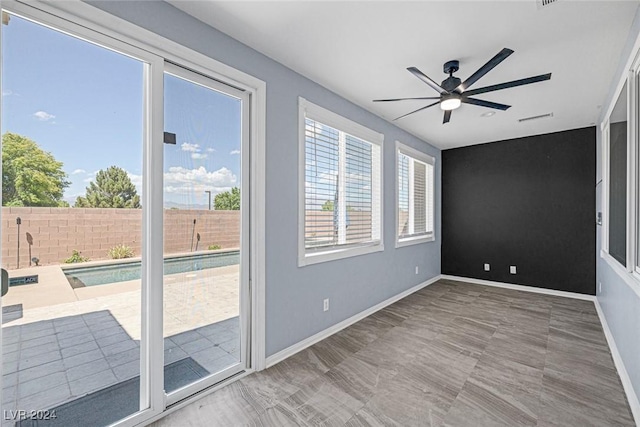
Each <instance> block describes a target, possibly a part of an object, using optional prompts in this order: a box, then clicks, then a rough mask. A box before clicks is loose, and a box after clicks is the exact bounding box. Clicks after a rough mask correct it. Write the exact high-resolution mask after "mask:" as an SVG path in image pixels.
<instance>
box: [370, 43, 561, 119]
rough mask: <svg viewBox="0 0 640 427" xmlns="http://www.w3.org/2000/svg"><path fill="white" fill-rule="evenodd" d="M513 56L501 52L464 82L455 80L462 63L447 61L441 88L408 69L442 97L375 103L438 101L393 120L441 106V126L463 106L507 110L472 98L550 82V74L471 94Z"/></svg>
mask: <svg viewBox="0 0 640 427" xmlns="http://www.w3.org/2000/svg"><path fill="white" fill-rule="evenodd" d="M512 53H513V50H511V49H507V48H504V49H502V50H501V51H500V52H499V53H498V54H497V55H496V56H494V57H493V58H491V59H490V60H489V62H487V63H486V64H484V65H483V66H482V67H480V68H479V69H478V71H476V72H475V73H473V74H472V75H471V76H470V77H469V78H468V79H467V80H465V81H464V82H462V81H461V80H460V79H459V78H458V77H454V76H453V73H455V72H456V71H458V70H459V69H460V63H459V62H458V61H448V62H445V64H444V67H443V68H444V72H445V73H446V74H449V77H448V78H446V79H445V80H443V81H442V84H440V85H438V83H436V82H435V81H433V80H431V79H430V78H429V77H428V76H427V75H426V74H424V73H423V72H422V71H420V70H418V69H417V68H416V67H409V68H407V70H409V72H410V73H411V74H413V75H414V76H416V77H417V78H419V79H420V80H422V81H423V82H425V83H426V84H428V85H429V86H430V87H431V88H433V89H434V90H436V91H437V92H439V93H440V96H435V97H418V98H395V99H374V100H373V102H394V101H405V100H409V99H412V100H415V99H437V100H438V101H436V102H434V103H433V104H429V105H427V106H426V107H421V108H418V109H417V110H415V111H411V112H410V113H407V114H404V115H402V116H400V117H398V118H396V119H394V120H398V119H401V118H403V117H406V116H408V115H410V114H413V113H417V112H418V111H422V110H425V109H427V108H429V107H433V106H434V105H436V104H440V108H441V109H442V110H444V119H443V121H442V123H443V124H444V123H449V120H451V112H452V111H453V110H455V109H456V108H458V107H460V105H461V104H462V103H465V104H471V105H478V106H481V107H488V108H495V109H496V110H503V111H504V110H506V109H508V108H509V107H511V106H510V105H504V104H498V103H497V102H490V101H485V100H483V99H477V98H471V96H473V95H479V94H481V93H486V92H493V91H496V90H502V89H508V88H510V87H516V86H522V85H528V84H531V83H537V82H541V81H544V80H549V79H550V78H551V73H549V74H542V75H539V76H535V77H528V78H526V79H520V80H513V81H510V82H505V83H500V84H496V85H491V86H485V87H481V88H478V89H472V90H468V89H469V87H470V86H471V85H472V84H474V83H475V82H477V81H478V80H480V78H481V77H482V76H484V75H485V74H487V73H488V72H489V71H491V70H492V69H493V68H495V67H496V66H497V65H498V64H499V63H501V62H502V61H504V60H505V59H507V57H508V56H509V55H511V54H512Z"/></svg>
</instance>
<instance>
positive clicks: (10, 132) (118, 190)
mask: <svg viewBox="0 0 640 427" xmlns="http://www.w3.org/2000/svg"><path fill="white" fill-rule="evenodd" d="M2 22H3V25H2V53H3V67H2V88H3V90H2V168H3V175H2V214H1V215H2V229H1V234H2V242H1V243H2V268H3V269H5V271H7V273H8V280H9V283H8V285H9V287H8V291H7V292H6V294H5V295H4V296H3V297H2V338H3V339H2V409H3V412H2V415H3V421H2V425H3V426H4V425H14V423H15V424H16V425H31V424H29V423H30V422H31V421H32V420H31V419H41V420H42V421H45V422H46V421H47V420H51V421H53V420H55V421H56V423H57V424H56V425H67V426H72V425H95V426H99V425H107V424H111V423H113V422H117V421H119V420H121V419H124V418H127V417H129V416H130V415H132V414H134V413H136V412H138V411H139V410H140V409H145V408H147V407H148V406H149V402H146V401H145V402H143V401H141V382H140V373H141V369H142V365H141V358H140V354H141V351H140V349H141V343H142V339H143V337H142V316H141V313H142V310H141V297H142V286H141V267H142V265H143V263H144V262H145V261H144V260H143V259H142V246H141V242H142V217H143V214H142V209H141V199H142V198H143V197H144V194H143V188H142V179H141V178H142V167H143V166H142V163H143V159H142V158H143V146H144V143H145V137H146V136H145V130H144V122H145V119H144V112H145V109H146V107H145V101H144V97H143V93H144V80H145V79H144V75H145V72H146V69H147V67H148V66H149V64H148V63H145V62H144V61H143V60H141V59H138V58H135V57H132V56H131V55H130V54H124V53H123V52H122V51H118V50H113V49H111V48H107V47H105V46H104V45H100V44H96V43H91V42H88V41H86V40H83V39H81V38H78V37H74V36H71V35H68V34H65V33H62V32H60V31H57V30H55V29H52V28H50V27H47V26H44V25H42V24H40V23H37V22H34V21H31V20H29V19H26V18H24V17H21V16H18V15H15V14H9V13H7V12H3V13H2Z"/></svg>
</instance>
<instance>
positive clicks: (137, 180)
mask: <svg viewBox="0 0 640 427" xmlns="http://www.w3.org/2000/svg"><path fill="white" fill-rule="evenodd" d="M127 176H128V177H129V179H130V180H131V183H133V185H135V186H136V190H137V191H138V194H141V193H142V175H136V174H133V173H131V172H129V171H127Z"/></svg>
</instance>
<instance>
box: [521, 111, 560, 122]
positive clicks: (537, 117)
mask: <svg viewBox="0 0 640 427" xmlns="http://www.w3.org/2000/svg"><path fill="white" fill-rule="evenodd" d="M547 117H553V113H547V114H540V115H539V116H531V117H525V118H523V119H518V121H519V122H520V123H522V122H528V121H529V120H538V119H546V118H547Z"/></svg>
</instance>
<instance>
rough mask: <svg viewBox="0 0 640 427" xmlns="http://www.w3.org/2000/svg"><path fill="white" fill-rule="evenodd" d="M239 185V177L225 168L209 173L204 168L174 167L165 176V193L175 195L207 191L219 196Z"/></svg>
mask: <svg viewBox="0 0 640 427" xmlns="http://www.w3.org/2000/svg"><path fill="white" fill-rule="evenodd" d="M237 183H238V179H237V177H236V176H235V175H234V174H233V172H231V171H230V170H229V169H227V168H225V167H222V168H220V169H218V170H217V171H213V172H209V171H207V169H206V168H205V167H204V166H200V167H199V168H195V169H187V168H183V167H182V166H174V167H170V168H169V171H168V172H165V174H164V184H165V191H166V192H167V193H175V194H193V193H203V192H204V191H205V190H209V191H211V192H212V193H216V194H217V193H220V192H223V191H229V190H230V189H231V188H232V187H234V186H236V185H237Z"/></svg>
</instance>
